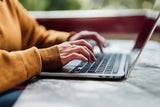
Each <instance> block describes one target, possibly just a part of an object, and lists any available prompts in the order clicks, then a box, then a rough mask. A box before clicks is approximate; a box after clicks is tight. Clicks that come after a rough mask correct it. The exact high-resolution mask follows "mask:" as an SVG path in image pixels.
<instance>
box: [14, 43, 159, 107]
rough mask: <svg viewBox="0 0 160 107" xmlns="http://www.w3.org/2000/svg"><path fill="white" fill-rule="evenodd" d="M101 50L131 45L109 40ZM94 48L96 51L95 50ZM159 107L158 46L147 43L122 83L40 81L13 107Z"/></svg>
mask: <svg viewBox="0 0 160 107" xmlns="http://www.w3.org/2000/svg"><path fill="white" fill-rule="evenodd" d="M109 44H110V46H109V47H108V48H107V49H105V51H110V50H112V51H118V52H119V51H122V50H123V52H129V50H130V49H131V48H132V46H133V44H134V42H133V41H130V40H129V41H128V40H127V41H126V40H110V41H109ZM95 49H96V48H95ZM117 106H120V107H160V43H158V42H155V41H149V42H148V44H147V45H146V47H145V49H144V51H143V53H142V54H141V56H140V59H139V61H138V63H137V65H136V66H135V67H134V69H133V72H132V74H131V76H130V78H129V79H127V80H125V81H119V82H115V81H95V80H64V79H63V80H61V79H40V80H38V81H36V82H33V83H30V84H29V85H28V86H27V87H26V89H25V90H24V92H23V93H22V95H21V96H20V97H19V99H18V100H17V102H16V103H15V105H14V107H117Z"/></svg>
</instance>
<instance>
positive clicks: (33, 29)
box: [12, 0, 72, 49]
mask: <svg viewBox="0 0 160 107" xmlns="http://www.w3.org/2000/svg"><path fill="white" fill-rule="evenodd" d="M12 2H13V4H14V5H15V7H16V11H17V14H18V18H19V23H20V27H21V34H22V49H26V48H30V47H32V46H36V47H38V48H44V47H49V46H52V45H56V44H59V43H62V42H64V41H67V39H68V38H69V36H71V34H72V33H68V32H61V31H56V30H46V29H45V27H44V26H41V25H39V24H38V22H37V21H36V20H35V19H34V18H33V17H32V16H31V15H30V14H29V13H28V12H27V11H26V10H25V9H24V8H23V7H22V6H21V4H20V3H19V2H18V1H17V0H12Z"/></svg>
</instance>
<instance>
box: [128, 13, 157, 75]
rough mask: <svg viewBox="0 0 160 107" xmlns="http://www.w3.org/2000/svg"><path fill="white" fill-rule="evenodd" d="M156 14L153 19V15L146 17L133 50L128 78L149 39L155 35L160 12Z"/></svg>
mask: <svg viewBox="0 0 160 107" xmlns="http://www.w3.org/2000/svg"><path fill="white" fill-rule="evenodd" d="M154 15H156V19H153V17H149V16H148V17H147V18H146V20H145V23H144V25H143V28H142V30H141V31H140V33H139V35H138V38H137V41H136V43H135V46H134V48H133V49H132V51H131V54H130V62H129V69H128V70H129V71H128V74H127V78H128V77H129V75H130V73H131V71H132V69H133V67H134V65H135V64H136V62H137V60H138V58H139V56H140V54H141V52H142V50H143V49H144V46H145V45H146V43H147V41H148V40H149V39H150V38H151V36H152V35H153V33H154V30H155V29H156V26H157V24H158V21H159V20H160V12H158V13H155V14H154ZM146 16H147V15H146Z"/></svg>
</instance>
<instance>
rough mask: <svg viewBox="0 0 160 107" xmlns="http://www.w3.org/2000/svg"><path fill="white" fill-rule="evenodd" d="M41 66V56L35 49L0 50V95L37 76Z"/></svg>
mask: <svg viewBox="0 0 160 107" xmlns="http://www.w3.org/2000/svg"><path fill="white" fill-rule="evenodd" d="M41 65H42V62H41V56H40V53H39V50H38V49H37V48H36V47H32V48H30V49H27V50H24V51H15V52H7V51H5V50H0V82H1V83H0V93H1V92H4V91H6V90H8V89H10V88H13V87H15V86H17V85H19V84H20V83H22V82H24V81H26V80H27V79H29V78H31V77H32V76H34V75H37V74H39V73H40V71H41V69H42V68H41Z"/></svg>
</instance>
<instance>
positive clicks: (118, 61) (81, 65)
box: [40, 13, 160, 80]
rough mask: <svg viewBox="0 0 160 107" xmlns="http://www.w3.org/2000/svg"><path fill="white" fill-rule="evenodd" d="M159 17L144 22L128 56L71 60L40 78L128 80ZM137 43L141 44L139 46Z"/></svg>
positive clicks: (121, 54) (108, 54) (44, 73)
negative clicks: (83, 60)
mask: <svg viewBox="0 0 160 107" xmlns="http://www.w3.org/2000/svg"><path fill="white" fill-rule="evenodd" d="M159 17H160V13H159V14H158V16H156V20H155V21H152V22H153V23H151V22H150V24H148V25H146V22H144V25H143V28H142V30H141V32H140V33H139V35H138V38H137V42H136V43H135V46H134V48H133V49H132V50H131V52H129V53H128V54H124V53H103V54H102V53H97V54H95V56H96V57H97V61H96V62H82V61H79V60H73V61H71V62H70V63H68V64H67V65H65V66H64V67H63V68H62V69H61V70H60V71H57V72H55V71H53V72H41V73H40V77H51V78H78V79H106V80H124V79H127V78H129V76H130V74H131V72H132V70H133V67H134V66H135V64H136V62H137V60H138V59H139V56H140V54H141V53H142V51H143V49H144V46H145V45H146V43H147V41H149V39H150V38H151V36H152V34H153V32H154V30H155V28H156V26H157V24H158V20H159V19H160V18H159ZM149 20H150V17H147V20H146V21H149ZM144 34H145V35H144ZM142 36H144V38H143V40H140V39H141V38H142ZM140 37H141V38H140ZM138 42H140V43H141V44H140V46H139V43H138ZM73 65H74V66H73Z"/></svg>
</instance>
